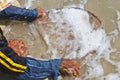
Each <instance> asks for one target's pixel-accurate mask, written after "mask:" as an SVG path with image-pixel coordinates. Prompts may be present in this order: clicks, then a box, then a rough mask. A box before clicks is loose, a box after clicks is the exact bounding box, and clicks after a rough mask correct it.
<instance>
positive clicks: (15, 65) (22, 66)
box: [0, 51, 27, 70]
mask: <svg viewBox="0 0 120 80" xmlns="http://www.w3.org/2000/svg"><path fill="white" fill-rule="evenodd" d="M0 56H1V57H2V58H4V59H5V60H6V61H8V62H9V63H10V64H11V65H12V66H14V67H17V68H21V69H25V70H26V69H27V66H24V65H21V64H17V63H15V62H14V61H13V60H11V59H10V58H9V57H7V56H6V55H5V54H3V53H2V52H1V51H0Z"/></svg>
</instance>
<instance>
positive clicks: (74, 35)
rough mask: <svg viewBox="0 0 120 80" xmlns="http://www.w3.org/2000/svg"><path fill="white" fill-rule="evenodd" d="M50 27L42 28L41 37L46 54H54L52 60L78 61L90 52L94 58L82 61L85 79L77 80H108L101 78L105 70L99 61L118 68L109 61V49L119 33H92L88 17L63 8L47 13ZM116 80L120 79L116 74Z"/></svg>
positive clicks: (110, 51)
mask: <svg viewBox="0 0 120 80" xmlns="http://www.w3.org/2000/svg"><path fill="white" fill-rule="evenodd" d="M48 12H49V18H50V20H51V23H48V24H46V26H42V27H43V28H41V29H42V31H43V36H44V40H45V41H46V43H47V45H48V48H49V51H50V52H52V53H53V55H52V58H59V57H64V58H77V59H81V58H82V57H84V56H86V55H87V54H88V53H89V52H91V51H96V54H89V55H88V56H87V57H86V58H85V62H83V64H86V66H87V68H86V72H85V74H84V75H83V76H85V78H76V80H88V79H89V80H90V79H92V78H96V79H97V80H103V79H104V78H105V80H111V79H112V78H113V77H112V76H110V75H112V74H110V75H107V76H104V69H103V66H102V64H101V59H105V60H107V61H108V62H110V63H111V64H113V65H115V66H117V67H118V62H117V63H116V62H114V61H112V60H111V59H110V54H111V53H112V52H114V51H115V49H113V48H112V47H111V44H110V42H111V40H112V39H113V38H114V37H115V36H117V35H118V31H116V30H115V31H113V32H111V33H110V34H111V35H110V36H107V35H106V32H105V30H104V29H103V28H102V27H100V28H98V29H97V30H94V28H93V27H94V25H93V24H91V23H90V18H89V14H88V13H87V12H86V11H84V10H82V9H75V8H71V7H70V8H69V7H67V8H63V9H58V10H56V9H52V10H49V11H48ZM113 76H116V79H117V78H119V77H118V74H117V75H115V74H114V75H113Z"/></svg>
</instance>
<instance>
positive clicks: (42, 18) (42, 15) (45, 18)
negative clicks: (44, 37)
mask: <svg viewBox="0 0 120 80" xmlns="http://www.w3.org/2000/svg"><path fill="white" fill-rule="evenodd" d="M37 11H38V16H37V19H36V20H35V21H36V22H37V23H39V21H48V16H47V13H46V12H45V11H44V10H43V9H42V8H41V7H37Z"/></svg>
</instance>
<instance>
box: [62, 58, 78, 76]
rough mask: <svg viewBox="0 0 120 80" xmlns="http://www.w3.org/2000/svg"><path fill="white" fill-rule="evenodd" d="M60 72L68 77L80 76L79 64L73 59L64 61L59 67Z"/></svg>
mask: <svg viewBox="0 0 120 80" xmlns="http://www.w3.org/2000/svg"><path fill="white" fill-rule="evenodd" d="M60 72H61V73H62V74H63V75H68V76H75V77H77V76H80V64H79V63H78V62H77V61H76V60H74V59H64V60H63V61H62V63H61V65H60Z"/></svg>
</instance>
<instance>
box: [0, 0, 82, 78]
mask: <svg viewBox="0 0 120 80" xmlns="http://www.w3.org/2000/svg"><path fill="white" fill-rule="evenodd" d="M12 3H13V0H0V10H1V12H0V19H2V18H3V19H11V20H19V21H28V22H31V21H33V20H35V19H37V18H40V17H42V16H44V15H45V12H44V10H42V9H41V8H36V9H25V8H19V7H16V6H12ZM17 47H19V45H18V46H17ZM17 47H14V48H17ZM17 49H19V48H17ZM79 67H80V65H79V63H78V62H77V61H76V60H74V59H62V58H60V59H51V60H37V59H34V58H31V57H23V56H20V55H18V53H17V52H16V51H15V49H13V48H11V46H8V41H7V40H6V38H5V36H4V35H3V31H2V29H1V28H0V71H1V72H2V73H3V74H9V75H12V76H14V77H16V78H18V79H20V80H43V79H44V78H46V77H53V80H57V78H58V76H59V75H60V74H64V75H68V76H75V77H77V76H79V75H80V70H79Z"/></svg>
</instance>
